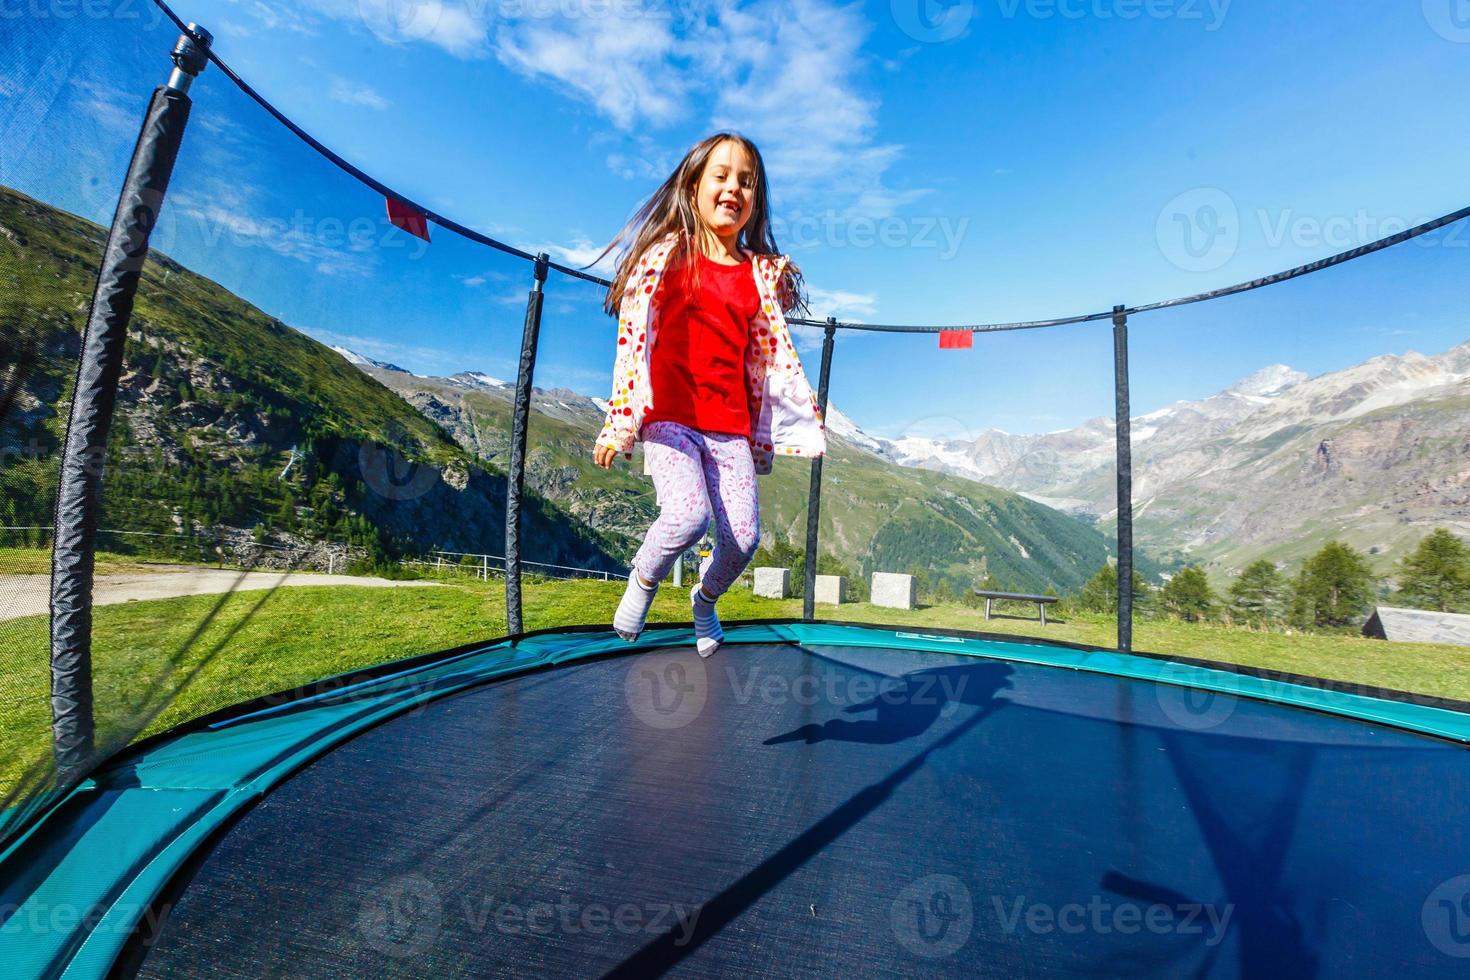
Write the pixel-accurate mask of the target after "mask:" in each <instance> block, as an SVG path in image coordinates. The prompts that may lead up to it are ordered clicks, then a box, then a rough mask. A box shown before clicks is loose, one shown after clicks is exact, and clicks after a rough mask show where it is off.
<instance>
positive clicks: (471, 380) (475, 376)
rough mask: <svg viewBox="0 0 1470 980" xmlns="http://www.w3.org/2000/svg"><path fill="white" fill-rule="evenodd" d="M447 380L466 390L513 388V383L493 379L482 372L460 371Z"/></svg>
mask: <svg viewBox="0 0 1470 980" xmlns="http://www.w3.org/2000/svg"><path fill="white" fill-rule="evenodd" d="M449 380H450V381H454V382H457V383H459V384H462V385H464V386H465V387H467V388H484V389H490V390H496V389H501V388H514V387H515V383H514V382H511V381H502V380H500V379H499V378H493V377H491V376H490V375H488V374H486V373H484V372H483V371H461V372H459V373H458V374H456V375H452V376H451V377H450V378H449Z"/></svg>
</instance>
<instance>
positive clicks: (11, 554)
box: [0, 547, 173, 575]
mask: <svg viewBox="0 0 1470 980" xmlns="http://www.w3.org/2000/svg"><path fill="white" fill-rule="evenodd" d="M159 563H163V564H173V562H171V561H170V559H167V558H149V559H148V564H149V565H153V564H159ZM132 566H137V567H138V568H140V569H141V568H146V567H147V566H146V565H142V564H141V563H140V559H138V558H137V557H134V556H131V555H117V554H113V553H112V552H110V551H99V552H97V567H98V568H109V569H112V570H113V571H118V570H122V569H125V568H130V567H132ZM50 574H51V549H50V548H4V547H0V575H50Z"/></svg>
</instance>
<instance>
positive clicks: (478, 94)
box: [0, 0, 1470, 436]
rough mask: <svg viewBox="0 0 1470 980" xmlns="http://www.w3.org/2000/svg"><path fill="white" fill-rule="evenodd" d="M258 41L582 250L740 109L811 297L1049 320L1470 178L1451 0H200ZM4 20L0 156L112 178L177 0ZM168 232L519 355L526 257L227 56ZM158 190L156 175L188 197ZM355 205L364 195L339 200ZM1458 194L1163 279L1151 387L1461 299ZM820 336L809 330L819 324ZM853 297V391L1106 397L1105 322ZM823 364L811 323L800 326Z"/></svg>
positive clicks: (274, 278) (957, 410) (1469, 47)
mask: <svg viewBox="0 0 1470 980" xmlns="http://www.w3.org/2000/svg"><path fill="white" fill-rule="evenodd" d="M175 8H176V9H177V10H178V12H179V13H180V14H181V15H182V16H184V17H185V18H187V19H193V20H197V21H199V22H200V23H202V24H204V25H205V26H207V27H209V28H210V29H211V30H212V31H213V32H214V33H215V35H216V37H217V39H218V41H217V45H216V47H217V50H218V51H219V53H220V54H221V56H222V57H223V58H225V60H226V61H228V62H229V63H230V64H231V65H232V66H233V67H234V68H235V69H236V70H237V71H239V72H240V73H241V74H242V75H244V76H245V77H246V78H247V79H249V80H250V81H251V82H252V84H254V85H255V86H256V87H257V88H258V89H260V91H261V92H262V93H263V94H264V95H265V96H266V97H267V98H269V99H271V100H272V101H273V102H274V103H275V104H276V105H278V106H279V107H280V108H281V109H283V110H284V111H285V112H286V113H287V114H288V115H290V116H292V117H293V118H294V119H296V120H297V121H298V122H299V123H300V124H302V125H303V126H304V127H305V128H307V129H308V130H310V131H311V132H313V133H315V134H316V135H317V136H318V137H319V138H321V139H322V140H323V141H324V142H325V143H327V144H328V145H329V146H332V147H333V148H334V149H336V150H338V152H340V153H342V154H343V155H344V156H345V157H347V158H348V159H350V160H352V161H353V162H354V163H356V164H358V165H359V166H361V167H363V168H364V169H365V170H367V171H369V172H370V173H372V174H374V175H375V176H377V177H378V178H380V179H382V180H383V181H385V182H386V183H388V184H390V185H392V186H395V187H397V188H400V189H401V190H402V191H403V192H404V193H405V194H407V195H409V196H412V197H415V198H418V199H421V200H422V201H424V202H425V203H427V204H429V205H430V206H432V207H434V208H436V209H438V210H441V211H443V212H445V213H447V214H450V215H453V216H454V217H456V218H457V219H459V220H461V221H463V222H464V223H465V224H467V225H470V226H472V227H475V228H477V229H480V230H482V231H485V232H487V233H489V234H492V235H495V236H497V237H499V238H502V239H504V240H506V241H509V242H512V243H514V244H516V245H518V246H521V247H525V248H529V249H539V248H545V249H546V250H548V251H550V252H552V253H553V254H554V255H555V256H556V257H557V258H559V259H562V260H563V261H576V262H582V261H587V260H588V259H590V258H591V257H592V255H594V254H595V253H596V251H597V250H598V247H600V246H601V245H602V244H604V243H605V242H606V241H607V239H608V238H609V237H610V236H611V235H612V234H613V233H614V232H615V231H616V230H617V229H618V228H619V227H620V226H621V224H622V222H623V221H624V220H625V219H626V217H627V216H628V214H629V213H630V212H631V211H632V210H633V209H634V207H636V205H637V204H638V202H639V201H640V200H641V199H642V198H643V197H644V196H645V195H647V194H648V193H649V192H650V191H651V190H652V189H653V187H654V186H656V184H657V183H658V182H659V181H660V180H661V179H662V178H663V177H664V176H665V175H666V174H667V172H668V171H669V169H671V168H672V166H673V165H674V164H675V163H676V162H677V160H678V157H679V155H680V154H681V152H682V151H683V149H684V148H685V147H686V146H687V145H688V144H689V143H691V142H693V141H694V140H695V139H697V138H699V137H700V136H702V135H704V134H706V133H707V132H709V131H711V130H712V129H714V128H717V127H733V128H736V129H739V130H741V131H743V132H745V133H746V134H748V135H750V136H751V137H752V138H754V139H755V140H756V141H757V143H758V144H759V145H760V146H761V147H762V150H763V152H764V154H765V156H766V160H767V163H768V166H769V168H770V171H771V181H772V197H773V201H772V203H773V207H774V211H775V216H776V219H777V228H778V244H779V245H781V247H782V248H783V249H784V250H786V251H789V252H790V253H791V254H792V255H793V257H794V258H795V259H796V261H797V262H798V263H799V264H800V265H801V266H802V268H803V269H804V271H805V273H806V276H807V281H808V283H809V285H810V286H811V289H812V297H813V312H814V313H815V314H817V315H825V314H829V313H831V314H835V315H838V316H841V317H845V318H853V319H863V320H868V321H875V322H925V323H963V322H976V321H992V320H1011V319H1031V318H1036V317H1049V316H1058V315H1065V314H1071V313H1078V312H1088V311H1093V310H1098V309H1106V308H1108V307H1111V306H1112V305H1113V304H1114V303H1117V302H1126V303H1130V304H1139V303H1146V302H1151V301H1153V300H1156V299H1162V298H1165V297H1168V296H1172V295H1178V294H1183V293H1192V292H1196V291H1199V290H1203V289H1208V288H1213V287H1215V286H1220V285H1224V284H1228V283H1232V282H1236V281H1240V280H1244V279H1248V278H1253V277H1255V276H1259V275H1262V274H1266V273H1269V272H1272V271H1276V270H1278V269H1280V268H1284V267H1287V266H1291V265H1294V264H1297V263H1299V262H1304V261H1309V260H1311V259H1315V258H1319V257H1322V256H1324V255H1328V254H1331V253H1334V252H1337V251H1340V250H1342V249H1345V248H1349V247H1352V246H1353V245H1356V244H1359V243H1361V242H1363V241H1368V240H1371V239H1374V238H1377V237H1379V236H1380V235H1383V234H1387V233H1391V232H1393V231H1396V230H1399V229H1400V228H1402V227H1404V226H1405V225H1407V224H1412V223H1415V222H1418V221H1421V220H1424V219H1426V218H1429V217H1433V216H1436V215H1439V214H1442V213H1445V212H1448V211H1452V210H1454V209H1456V208H1458V207H1460V206H1462V205H1464V204H1466V203H1470V192H1467V191H1466V190H1465V187H1466V185H1465V182H1464V178H1463V175H1464V172H1465V170H1464V161H1465V160H1466V159H1467V158H1470V152H1467V151H1470V127H1467V126H1466V125H1465V119H1464V116H1465V112H1466V110H1465V108H1464V102H1463V100H1462V99H1459V98H1458V97H1457V94H1458V93H1460V92H1463V91H1465V90H1466V89H1467V87H1470V86H1467V83H1470V5H1467V4H1466V3H1465V2H1464V0H1402V2H1397V3H1392V4H1385V3H1381V2H1376V0H1345V2H1340V3H1333V4H1328V3H1325V2H1321V0H1317V2H1301V0H1276V2H1269V3H1267V2H1262V0H1250V2H1246V0H1234V2H1227V0H973V2H961V3H955V4H944V3H933V2H921V0H891V2H881V3H869V4H861V3H859V4H848V5H838V4H832V3H826V2H819V0H804V2H798V3H771V2H764V3H744V4H739V3H710V4H706V3H695V2H693V0H464V2H461V0H298V2H295V3H285V2H283V0H248V2H246V0H240V2H233V0H179V2H178V3H176V4H175ZM13 26H19V27H20V28H21V29H20V30H18V31H13V30H11V29H10V27H7V29H6V30H7V35H8V36H7V37H6V38H5V39H4V40H0V59H3V60H0V98H3V99H4V102H3V103H0V106H3V109H0V137H4V139H0V179H3V180H4V181H5V182H6V183H10V184H13V185H15V186H19V187H21V189H23V190H26V191H27V192H29V193H33V194H35V195H36V196H38V197H42V198H44V199H47V200H50V201H53V202H54V203H57V204H60V205H61V206H64V207H68V208H70V209H72V210H76V211H79V212H80V213H84V214H86V215H87V216H88V217H92V218H95V219H98V220H105V219H106V217H107V216H108V214H109V213H110V211H109V208H108V201H109V195H111V194H113V193H115V190H116V186H117V184H118V183H119V182H120V179H121V174H122V169H123V167H124V166H125V163H126V159H127V153H128V150H129V149H130V147H131V142H132V135H133V134H134V132H135V130H136V119H137V117H138V114H139V113H140V112H141V108H142V105H143V102H144V101H145V100H146V96H147V91H148V90H149V88H150V87H151V86H152V85H153V84H156V82H157V81H158V80H160V79H161V78H162V77H163V76H164V74H165V69H166V59H165V57H164V55H165V54H166V51H167V48H168V46H169V44H170V43H171V40H172V36H173V31H172V30H171V29H170V28H169V27H168V26H167V25H166V24H162V23H158V22H157V19H156V18H154V17H152V16H151V11H150V10H149V8H148V6H147V5H146V4H145V3H143V2H142V0H132V2H131V3H121V2H119V4H118V5H117V6H116V7H115V8H114V10H113V16H111V17H108V18H91V19H86V18H60V17H57V16H55V15H51V16H50V19H49V20H48V19H47V17H46V16H45V15H42V16H36V15H32V16H31V17H30V18H29V19H27V20H24V21H20V22H13ZM196 97H197V105H196V108H195V115H194V119H193V123H192V124H191V129H190V132H189V134H188V139H187V141H186V146H185V151H184V154H183V156H182V158H181V160H180V164H179V171H178V176H177V178H176V182H175V189H174V191H173V192H172V193H171V196H170V203H169V211H166V218H165V222H164V227H163V228H162V229H161V230H160V240H159V244H160V245H161V246H162V247H164V248H165V250H167V251H170V252H171V253H173V254H174V255H175V257H176V258H179V259H180V260H181V261H184V262H185V263H186V264H187V265H189V266H191V267H193V268H196V269H198V270H199V271H201V272H203V273H204V274H206V275H209V276H211V277H212V278H216V279H218V280H219V281H221V282H222V283H224V284H225V285H226V286H228V287H229V288H231V289H233V290H235V291H237V292H239V293H241V294H242V295H243V296H245V297H246V298H248V299H250V300H251V301H252V302H254V303H256V304H257V305H260V306H261V307H262V308H264V309H266V310H267V311H268V312H270V313H272V314H274V315H277V316H279V317H280V318H281V319H283V320H284V321H286V322H287V323H290V324H292V325H293V326H298V327H301V328H303V329H306V330H308V331H310V332H312V333H314V334H315V335H317V336H319V337H321V338H323V339H326V340H331V341H333V342H339V343H343V344H346V345H347V346H352V347H354V348H356V349H359V350H361V351H362V352H363V353H366V354H369V355H371V356H375V357H380V358H385V359H389V360H393V361H395V362H397V363H400V364H402V365H403V366H405V367H408V368H410V369H413V370H417V371H421V372H426V373H448V372H452V371H454V370H459V369H467V368H473V369H479V370H485V371H489V372H490V373H492V374H497V375H500V376H502V377H505V376H509V375H510V374H511V373H512V372H513V370H514V368H513V364H514V353H515V345H516V343H517V342H518V338H519V331H520V317H521V306H522V304H523V301H524V292H525V288H526V285H527V278H528V273H527V270H526V269H525V267H524V265H523V264H521V263H519V262H517V261H515V260H511V259H506V258H503V257H500V256H498V255H495V254H492V253H489V252H487V250H485V249H481V248H478V247H476V246H472V245H470V244H468V243H465V242H462V241H458V240H456V239H454V237H453V236H451V235H449V234H448V233H445V232H443V231H442V230H440V229H435V235H434V239H435V240H434V242H433V244H432V245H431V246H429V248H428V249H427V250H424V249H420V248H418V247H417V246H416V244H415V243H414V242H412V241H411V240H408V239H405V238H404V237H403V236H402V235H401V234H399V233H397V232H394V231H392V230H391V229H387V228H386V227H384V226H383V222H382V201H381V199H380V198H376V197H375V196H374V195H372V194H371V193H367V192H364V191H363V190H362V189H361V188H360V187H357V186H355V185H354V184H353V183H352V182H351V181H350V180H348V179H347V178H345V177H344V176H343V175H341V174H340V173H338V172H336V171H334V170H333V169H332V168H330V167H329V166H327V165H326V164H324V163H323V162H322V161H321V160H320V159H319V158H317V157H316V156H315V155H314V154H312V153H311V152H310V151H308V150H306V149H304V148H303V147H301V146H300V145H299V144H298V143H296V142H295V141H294V139H293V138H292V137H290V136H289V134H286V133H285V132H284V131H282V130H281V129H280V128H279V127H277V126H275V125H274V124H273V123H272V122H270V121H269V120H268V119H267V118H266V117H265V116H264V115H263V114H261V113H260V112H259V111H258V110H257V109H255V108H254V107H253V106H251V105H249V104H248V103H247V102H246V101H245V100H244V99H243V97H242V96H240V95H239V93H238V92H236V91H234V90H233V88H232V87H231V86H229V85H228V83H227V81H226V80H225V79H224V78H223V77H222V76H220V75H219V73H218V72H213V71H211V72H206V74H205V77H204V78H203V79H202V80H201V82H200V84H199V86H198V87H197V90H196ZM170 211H171V212H172V213H171V214H170V213H169V212H170ZM354 223H356V227H357V228H358V231H359V232H360V233H359V234H356V235H353V234H350V233H349V228H350V227H352V226H354ZM1467 269H1470V231H1466V230H1465V229H1456V230H1455V232H1454V233H1452V234H1451V233H1445V234H1441V235H1439V236H1436V237H1435V238H1434V239H1433V240H1431V241H1430V242H1429V243H1428V244H1427V245H1423V246H1421V245H1410V246H1407V247H1405V248H1403V249H1399V250H1395V251H1394V252H1392V253H1389V254H1385V255H1380V256H1375V257H1373V258H1370V259H1367V260H1364V261H1363V262H1361V263H1355V264H1353V265H1350V266H1348V267H1346V268H1344V269H1341V270H1335V271H1333V272H1331V273H1328V274H1326V275H1323V276H1320V277H1314V278H1313V279H1310V280H1305V281H1302V282H1298V283H1293V284H1290V285H1286V286H1281V287H1275V288H1273V289H1271V290H1266V291H1263V292H1260V293H1256V294H1253V295H1251V296H1248V297H1243V298H1241V299H1237V300H1232V301H1229V302H1227V303H1221V304H1211V305H1208V306H1202V307H1195V308H1190V309H1186V310H1178V311H1172V312H1167V313H1161V314H1157V315H1154V316H1150V317H1141V318H1139V319H1138V321H1137V322H1136V324H1135V326H1134V337H1133V354H1134V365H1133V367H1134V407H1135V411H1136V412H1137V413H1139V414H1142V413H1143V412H1146V411H1149V410H1152V409H1154V408H1158V407H1160V406H1161V405H1163V404H1166V403H1168V402H1170V401H1173V400H1176V399H1181V398H1193V397H1199V396H1202V395H1205V394H1208V393H1210V392H1211V391H1214V390H1217V389H1219V388H1221V387H1224V386H1226V385H1228V384H1229V383H1231V382H1233V381H1234V380H1236V379H1238V378H1239V377H1242V376H1244V375H1245V374H1248V373H1250V372H1251V371H1253V370H1255V369H1256V368H1259V367H1261V366H1263V365H1266V364H1269V363H1272V362H1277V361H1281V362H1285V363H1288V364H1291V365H1292V366H1293V367H1297V368H1299V369H1302V370H1306V371H1309V372H1312V373H1319V372H1322V371H1327V370H1331V369H1334V368H1338V367H1342V366H1346V365H1348V364H1351V363H1355V362H1357V361H1360V360H1363V359H1365V358H1367V357H1370V356H1373V355H1376V354H1381V353H1385V352H1402V351H1404V350H1408V349H1417V350H1420V351H1423V352H1426V353H1430V352H1437V351H1440V350H1443V349H1445V348H1447V347H1450V346H1453V345H1454V344H1457V343H1460V342H1463V341H1465V340H1466V339H1467V338H1470V329H1467V326H1466V320H1465V317H1464V316H1463V314H1462V312H1461V311H1462V308H1463V297H1464V295H1465V293H1464V288H1465V284H1466V280H1465V273H1466V271H1467ZM548 292H549V295H550V301H549V305H548V309H547V318H546V324H545V327H544V333H543V337H544V347H543V360H542V363H541V366H540V367H539V368H538V383H542V384H548V385H549V384H564V385H568V386H570V387H573V388H576V389H578V390H581V391H585V392H588V393H590V394H598V395H601V394H603V393H604V392H603V390H602V389H603V387H604V385H605V383H606V378H607V376H608V374H609V372H610V367H611V359H612V343H611V337H612V325H611V323H610V322H609V321H607V320H606V319H604V318H602V317H600V316H599V315H598V314H597V312H596V308H597V303H598V300H599V297H598V296H597V295H596V294H595V291H594V290H592V289H590V288H589V287H586V286H583V285H579V284H575V283H569V282H566V281H565V280H559V279H553V281H552V282H551V283H550V284H549V286H548ZM807 344H808V349H810V338H807ZM936 348H937V343H936V341H935V339H934V338H933V337H932V336H922V337H879V336H871V335H865V334H844V335H842V336H841V338H840V340H839V344H838V351H837V360H836V362H835V367H834V376H833V398H834V401H835V402H836V403H837V404H838V405H839V406H841V407H842V408H843V410H844V411H846V412H847V413H848V414H849V415H851V416H853V417H854V418H856V419H857V420H858V421H859V422H860V423H862V424H863V425H864V426H865V427H867V428H869V429H871V430H873V431H877V432H881V433H883V434H886V435H890V436H898V435H903V434H905V433H911V432H912V433H921V434H926V435H934V434H949V435H963V434H973V433H975V432H977V431H979V430H981V429H984V428H986V427H990V426H995V427H999V428H1004V429H1007V430H1010V431H1018V432H1024V431H1040V430H1050V429H1056V428H1062V427H1065V426H1069V425H1072V424H1075V423H1076V422H1078V421H1080V420H1082V419H1084V418H1086V417H1089V416H1093V415H1100V414H1107V413H1110V407H1111V362H1110V351H1111V341H1110V337H1109V332H1108V330H1107V327H1106V325H1093V326H1087V327H1078V328H1066V329H1063V330H1057V331H1048V332H1043V333H1026V334H1016V335H1008V336H983V337H980V338H977V343H976V346H975V348H974V350H972V351H964V352H940V351H938V350H937V349H936ZM806 360H807V363H808V366H809V370H811V371H812V372H813V373H814V372H815V366H816V358H815V356H814V353H808V355H807V357H806Z"/></svg>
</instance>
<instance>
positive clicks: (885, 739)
mask: <svg viewBox="0 0 1470 980" xmlns="http://www.w3.org/2000/svg"><path fill="white" fill-rule="evenodd" d="M1010 674H1011V668H1010V667H1009V666H1007V665H1006V664H1000V663H994V662H991V661H979V662H977V663H974V664H965V665H958V666H952V667H933V668H930V669H928V670H918V671H914V672H913V673H911V674H904V675H903V676H902V677H898V678H893V679H892V684H891V685H889V686H886V687H885V688H884V690H882V691H881V692H880V693H879V694H877V695H875V696H874V697H872V698H869V699H868V700H866V701H863V702H860V703H858V704H853V705H849V706H848V707H846V708H844V709H843V713H844V714H848V715H861V714H867V713H868V712H873V713H874V717H872V718H864V719H861V720H848V719H845V718H833V719H831V720H830V721H827V722H824V723H822V724H820V725H819V724H816V723H815V722H813V723H810V724H806V725H802V726H801V727H800V728H797V729H794V730H792V731H789V732H786V733H784V734H781V735H773V736H772V737H770V738H768V739H766V741H765V742H764V744H765V745H781V744H783V743H785V742H804V743H805V744H807V745H815V744H816V743H818V742H828V741H832V742H858V743H863V744H867V745H893V744H895V743H897V742H902V741H905V740H907V739H911V738H914V737H915V736H918V735H922V734H924V732H926V731H928V730H929V728H930V726H932V725H933V724H934V722H935V721H936V720H937V719H938V718H940V717H941V716H943V717H949V716H950V715H952V714H954V712H955V710H956V708H958V707H959V705H962V704H966V705H971V706H973V707H977V708H988V707H993V706H994V704H995V701H996V695H998V694H999V693H1000V692H1001V691H1002V690H1004V689H1005V688H1007V687H1010V684H1011V682H1010V680H1009V677H1010Z"/></svg>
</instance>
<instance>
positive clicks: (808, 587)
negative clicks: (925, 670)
mask: <svg viewBox="0 0 1470 980" xmlns="http://www.w3.org/2000/svg"><path fill="white" fill-rule="evenodd" d="M836 334H837V318H836V317H828V318H827V326H826V332H825V333H824V334H823V336H822V371H821V374H820V375H818V377H817V406H818V407H819V408H820V409H821V410H822V419H823V422H824V423H825V421H826V418H827V382H828V381H829V380H830V379H831V377H832V340H833V338H834V337H835V336H836ZM821 520H822V457H821V456H818V457H817V458H816V459H814V460H812V484H811V489H810V490H809V491H808V492H807V500H806V581H805V583H804V584H805V589H804V590H803V592H802V596H801V618H802V619H804V620H806V621H807V622H811V621H812V619H814V618H815V617H816V602H817V598H816V592H817V526H818V525H819V524H820V523H821Z"/></svg>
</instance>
